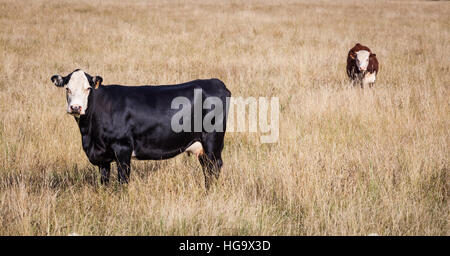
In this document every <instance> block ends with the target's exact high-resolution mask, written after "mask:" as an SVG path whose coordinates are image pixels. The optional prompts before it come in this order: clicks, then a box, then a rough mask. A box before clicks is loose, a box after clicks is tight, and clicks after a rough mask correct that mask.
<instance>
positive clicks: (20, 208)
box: [0, 0, 450, 235]
mask: <svg viewBox="0 0 450 256" xmlns="http://www.w3.org/2000/svg"><path fill="white" fill-rule="evenodd" d="M448 17H450V5H449V4H448V3H447V2H434V1H433V2H430V1H375V2H373V1H364V2H354V1H331V0H330V1H312V0H311V1H283V2H281V1H280V2H278V1H253V0H252V1H242V2H241V1H219V0H217V1H214V0H210V1H195V2H194V1H162V0H161V1H160V0H158V1H124V0H117V1H116V0H110V1H96V0H89V1H61V2H57V1H43V0H37V1H31V0H30V1H13V0H9V1H5V0H0V235H67V234H69V233H72V232H76V233H79V234H82V235H94V234H95V235H250V234H251V235H367V234H369V233H378V234H380V235H449V234H450V232H449V223H448V221H449V195H450V192H449V191H450V190H449V186H450V173H449V172H450V161H449V158H450V156H449V153H450V152H449V151H450V150H449V149H450V146H449V144H450V143H449V142H450V141H449V140H450V137H449V127H450V108H449V99H450V90H449V88H450V61H449V60H450V58H449V54H450V20H449V18H448ZM356 42H360V43H362V44H365V45H367V46H369V47H370V48H371V49H372V50H373V51H374V52H375V53H376V54H377V57H378V60H379V61H380V66H381V69H380V73H379V76H378V81H377V82H376V84H375V87H374V88H373V89H365V90H361V89H359V88H352V87H351V85H350V84H349V83H348V81H347V77H346V73H345V61H346V54H347V51H348V50H349V49H350V48H351V47H352V46H353V45H354V44H355V43H356ZM76 68H82V69H83V70H85V71H86V72H88V73H90V74H91V75H100V76H102V77H103V79H104V83H105V84H109V83H119V84H129V85H136V84H172V83H179V82H185V81H189V80H193V79H197V78H211V77H217V78H220V79H221V80H222V81H224V83H225V84H226V85H227V87H228V88H229V89H230V90H231V92H232V93H233V96H244V97H247V96H254V97H260V96H262V97H279V99H280V139H279V142H278V143H277V144H260V143H259V136H260V135H261V134H260V133H256V134H255V133H229V134H227V135H226V140H225V149H224V152H223V159H224V168H223V169H222V173H221V177H220V179H219V181H218V183H217V185H216V186H214V187H213V189H212V190H211V191H210V192H209V193H205V189H204V186H203V175H202V172H201V169H200V165H199V164H198V162H197V161H196V160H195V158H194V157H192V156H191V157H188V156H186V155H181V156H178V157H176V158H173V159H170V160H166V161H143V162H137V161H133V162H132V167H133V169H132V172H131V182H130V184H129V185H127V186H120V185H118V184H117V181H116V176H115V175H116V169H115V165H114V167H113V171H112V173H113V177H112V179H113V182H112V184H110V185H109V186H101V185H100V184H99V173H98V169H97V168H96V167H95V166H93V165H91V164H90V163H89V162H88V160H87V157H86V156H85V154H84V152H83V150H82V147H81V139H80V134H79V131H78V127H77V125H76V123H75V121H74V120H73V117H71V116H68V115H66V114H65V107H66V101H65V96H64V90H62V89H58V88H56V87H55V86H54V85H53V84H52V83H51V82H50V77H51V76H52V75H54V74H62V75H66V74H67V73H69V72H71V71H73V70H74V69H76Z"/></svg>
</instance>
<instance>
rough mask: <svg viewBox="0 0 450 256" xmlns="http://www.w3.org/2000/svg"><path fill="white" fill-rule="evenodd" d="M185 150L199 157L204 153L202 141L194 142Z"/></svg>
mask: <svg viewBox="0 0 450 256" xmlns="http://www.w3.org/2000/svg"><path fill="white" fill-rule="evenodd" d="M184 152H188V153H192V154H195V155H196V156H197V157H198V156H199V155H201V154H203V152H204V151H203V145H202V143H200V142H198V141H196V142H194V143H192V145H190V146H189V147H188V148H187V149H186V150H185V151H184Z"/></svg>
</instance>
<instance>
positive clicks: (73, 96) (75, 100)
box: [66, 70, 91, 115]
mask: <svg viewBox="0 0 450 256" xmlns="http://www.w3.org/2000/svg"><path fill="white" fill-rule="evenodd" d="M66 88H67V89H66V90H67V93H66V95H67V113H69V114H73V112H72V108H73V107H81V111H80V113H79V114H80V115H84V114H85V113H86V109H87V108H88V96H89V93H90V91H91V90H90V89H91V86H90V84H89V81H88V79H87V77H86V74H85V73H84V72H83V71H82V70H78V71H76V72H73V73H72V75H71V77H70V80H69V82H68V83H67V85H66Z"/></svg>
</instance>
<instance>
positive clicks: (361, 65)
mask: <svg viewBox="0 0 450 256" xmlns="http://www.w3.org/2000/svg"><path fill="white" fill-rule="evenodd" d="M369 57H370V52H369V51H366V50H361V51H357V52H356V66H357V67H358V69H359V71H366V70H367V66H368V65H369Z"/></svg>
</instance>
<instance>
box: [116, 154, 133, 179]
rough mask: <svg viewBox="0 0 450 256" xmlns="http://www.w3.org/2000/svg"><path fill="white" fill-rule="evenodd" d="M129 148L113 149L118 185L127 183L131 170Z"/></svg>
mask: <svg viewBox="0 0 450 256" xmlns="http://www.w3.org/2000/svg"><path fill="white" fill-rule="evenodd" d="M131 152H132V150H131V148H129V147H126V146H116V147H114V153H115V155H116V156H115V157H116V163H117V179H118V181H119V182H120V183H128V179H129V178H130V170H131Z"/></svg>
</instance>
